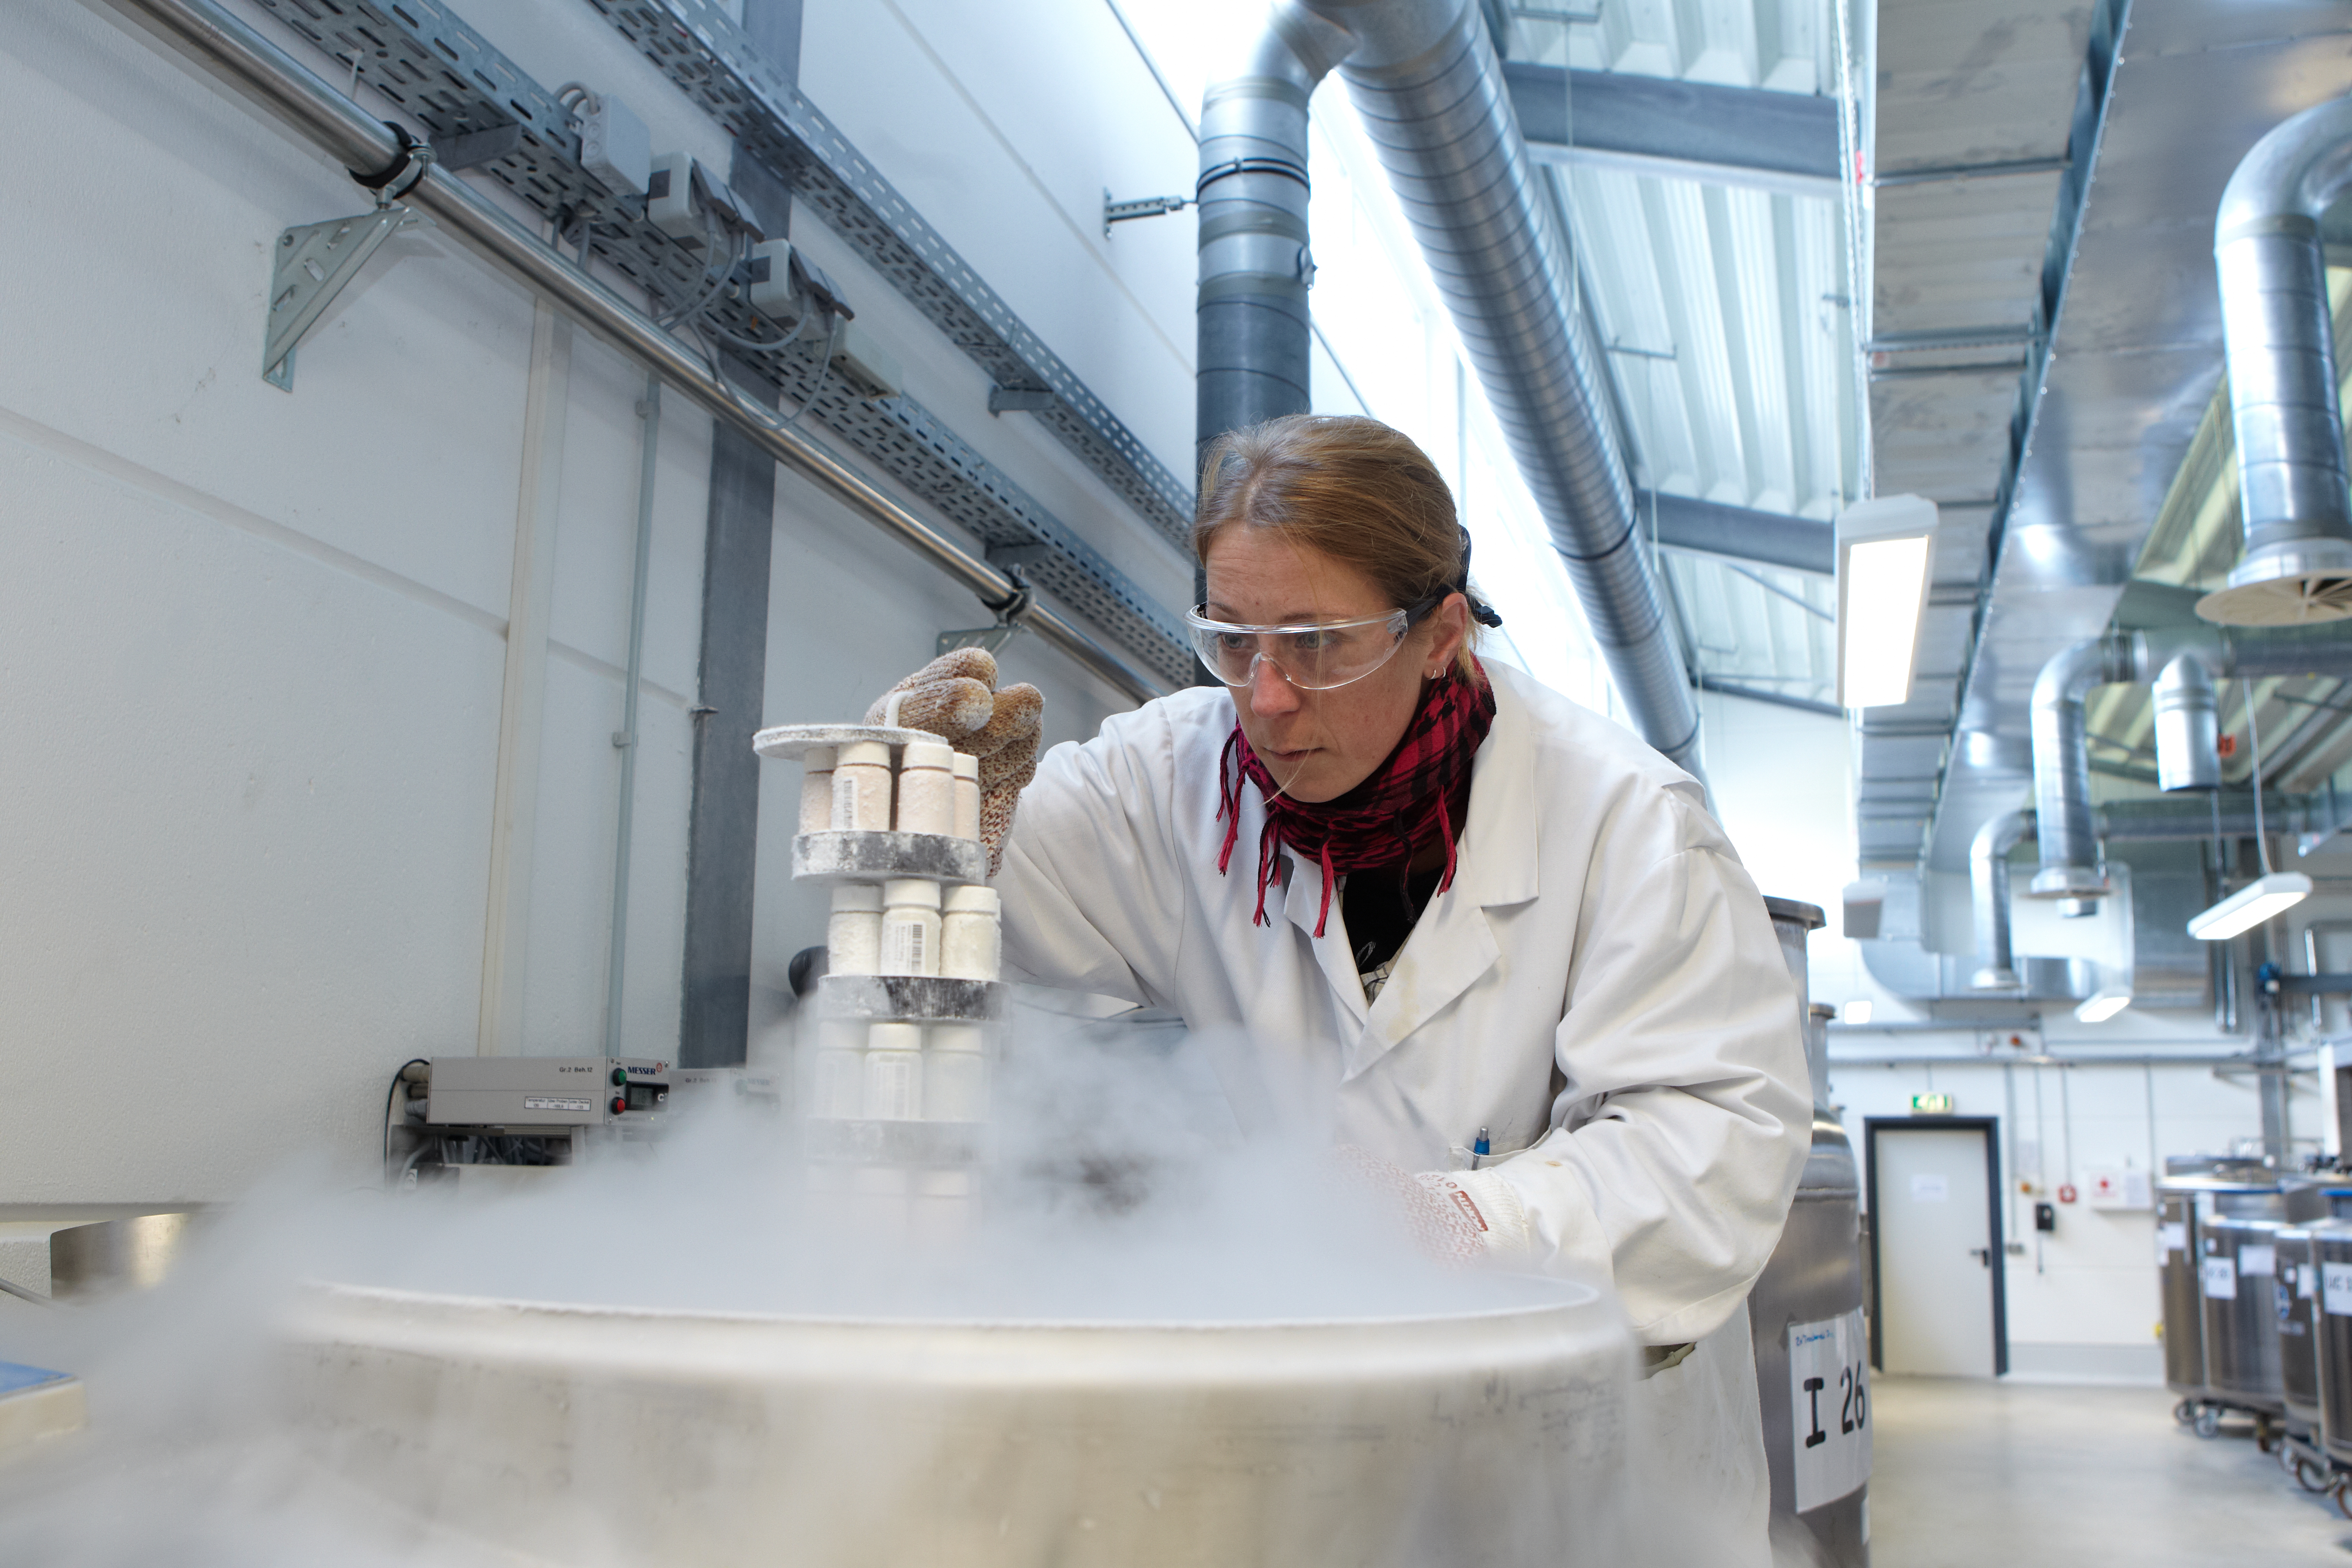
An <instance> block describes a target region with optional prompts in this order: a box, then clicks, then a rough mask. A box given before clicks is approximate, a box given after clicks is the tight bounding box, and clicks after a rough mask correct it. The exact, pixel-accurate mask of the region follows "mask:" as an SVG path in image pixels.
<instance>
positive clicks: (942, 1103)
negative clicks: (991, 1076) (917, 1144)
mask: <svg viewBox="0 0 2352 1568" xmlns="http://www.w3.org/2000/svg"><path fill="white" fill-rule="evenodd" d="M966 1027H967V1026H960V1025H947V1026H941V1025H937V1024H934V1025H933V1026H931V1031H930V1035H931V1037H930V1041H929V1047H928V1048H927V1049H925V1051H924V1052H923V1119H924V1120H925V1121H987V1120H988V1058H987V1057H986V1056H985V1055H983V1054H982V1051H981V1050H980V1048H979V1041H980V1031H979V1030H978V1029H971V1030H970V1044H971V1047H972V1048H971V1049H969V1050H963V1049H959V1048H958V1047H960V1046H961V1045H963V1044H965V1043H966V1042H965V1041H964V1040H963V1039H961V1038H959V1037H958V1036H959V1034H960V1032H961V1031H962V1030H963V1029H964V1028H966Z"/></svg>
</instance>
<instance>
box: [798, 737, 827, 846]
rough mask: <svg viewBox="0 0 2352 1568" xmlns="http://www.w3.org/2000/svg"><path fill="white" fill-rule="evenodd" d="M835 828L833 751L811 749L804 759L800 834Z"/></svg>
mask: <svg viewBox="0 0 2352 1568" xmlns="http://www.w3.org/2000/svg"><path fill="white" fill-rule="evenodd" d="M831 826H833V748H832V747H831V746H811V747H810V748H809V749H808V750H807V751H806V752H803V753H802V756H801V831H802V832H803V833H823V832H824V831H825V829H827V828H829V827H831Z"/></svg>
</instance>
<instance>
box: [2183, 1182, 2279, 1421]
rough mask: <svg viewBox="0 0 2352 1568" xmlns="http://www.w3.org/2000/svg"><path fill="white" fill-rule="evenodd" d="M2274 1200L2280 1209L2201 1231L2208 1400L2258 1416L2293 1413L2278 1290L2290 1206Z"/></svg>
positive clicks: (2220, 1220)
mask: <svg viewBox="0 0 2352 1568" xmlns="http://www.w3.org/2000/svg"><path fill="white" fill-rule="evenodd" d="M2271 1195H2272V1197H2273V1205H2271V1207H2269V1208H2267V1209H2265V1210H2264V1212H2263V1213H2261V1214H2258V1215H2257V1214H2248V1213H2244V1212H2241V1213H2238V1214H2218V1213H2217V1214H2213V1215H2200V1216H2199V1219H2198V1226H2197V1244H2198V1246H2197V1266H2198V1271H2199V1275H2200V1284H2201V1286H2202V1289H2203V1295H2204V1301H2203V1307H2204V1322H2203V1329H2204V1335H2205V1390H2206V1397H2207V1398H2209V1399H2210V1400H2212V1401H2214V1402H2216V1403H2218V1404H2221V1405H2227V1406H2230V1407H2231V1408H2234V1409H2239V1410H2250V1411H2252V1412H2254V1413H2255V1415H2257V1416H2284V1415H2285V1414H2286V1404H2285V1399H2284V1394H2283V1392H2282V1388H2281V1384H2280V1377H2279V1331H2278V1293H2277V1290H2276V1289H2275V1287H2276V1283H2277V1279H2278V1233H2279V1232H2280V1231H2281V1230H2282V1229H2284V1228H2285V1225H2286V1215H2285V1208H2286V1199H2285V1196H2284V1194H2271ZM2263 1425H2264V1424H2263V1423H2262V1422H2260V1421H2258V1422H2257V1426H2263ZM2265 1436H2267V1434H2265Z"/></svg>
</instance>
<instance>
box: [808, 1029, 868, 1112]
mask: <svg viewBox="0 0 2352 1568" xmlns="http://www.w3.org/2000/svg"><path fill="white" fill-rule="evenodd" d="M820 1038H822V1037H820ZM865 1110H866V1053H865V1052H863V1051H857V1050H848V1051H843V1050H826V1049H824V1047H823V1046H822V1045H820V1047H819V1048H818V1050H817V1053H816V1064H815V1066H814V1068H813V1069H812V1070H811V1076H810V1081H809V1114H810V1115H811V1116H814V1117H822V1118H827V1119H832V1120H839V1121H846V1120H851V1119H854V1118H856V1117H859V1116H862V1115H864V1114H865Z"/></svg>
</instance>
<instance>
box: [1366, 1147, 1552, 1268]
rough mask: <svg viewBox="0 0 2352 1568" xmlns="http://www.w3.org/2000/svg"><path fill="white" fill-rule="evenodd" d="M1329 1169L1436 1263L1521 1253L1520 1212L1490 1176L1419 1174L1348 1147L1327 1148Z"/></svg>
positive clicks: (1524, 1227)
mask: <svg viewBox="0 0 2352 1568" xmlns="http://www.w3.org/2000/svg"><path fill="white" fill-rule="evenodd" d="M1330 1168H1331V1171H1332V1173H1333V1174H1334V1175H1335V1176H1336V1177H1337V1178H1338V1180H1339V1184H1340V1185H1341V1186H1342V1187H1343V1188H1346V1189H1349V1190H1351V1191H1354V1192H1356V1193H1358V1194H1362V1195H1363V1196H1366V1197H1368V1198H1370V1200H1371V1201H1372V1202H1374V1203H1376V1204H1378V1205H1381V1208H1383V1209H1385V1210H1387V1211H1388V1212H1389V1213H1390V1214H1391V1215H1394V1216H1395V1218H1396V1219H1397V1221H1398V1222H1399V1223H1400V1224H1402V1226H1403V1227H1404V1229H1405V1231H1406V1232H1407V1234H1409V1235H1410V1236H1411V1237H1412V1241H1413V1245H1414V1246H1415V1247H1419V1248H1420V1249H1421V1251H1422V1252H1423V1254H1425V1255H1426V1256H1428V1257H1429V1258H1433V1259H1434V1260H1436V1261H1437V1262H1440V1263H1454V1264H1467V1263H1475V1262H1480V1261H1483V1260H1484V1259H1486V1258H1489V1257H1491V1256H1494V1255H1495V1254H1497V1253H1504V1254H1508V1253H1512V1252H1524V1251H1525V1250H1527V1248H1528V1216H1527V1210H1526V1208H1525V1207H1524V1206H1523V1205H1521V1204H1520V1203H1519V1198H1518V1194H1517V1193H1516V1192H1514V1191H1513V1190H1512V1188H1511V1185H1510V1184H1509V1183H1507V1182H1506V1181H1504V1180H1503V1179H1502V1178H1501V1177H1500V1176H1498V1175H1496V1173H1494V1172H1492V1171H1423V1172H1421V1173H1418V1174H1416V1173H1412V1172H1411V1171H1407V1170H1406V1169H1404V1168H1403V1167H1402V1166H1401V1165H1392V1164H1391V1163H1389V1162H1387V1161H1386V1160H1383V1159H1381V1158H1380V1156H1378V1155H1376V1154H1370V1153H1367V1152H1365V1151H1363V1150H1362V1149H1360V1148H1358V1147H1357V1146H1356V1145H1354V1144H1352V1143H1339V1144H1335V1145H1333V1146H1332V1149H1331V1152H1330Z"/></svg>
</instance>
